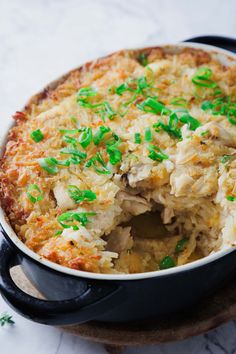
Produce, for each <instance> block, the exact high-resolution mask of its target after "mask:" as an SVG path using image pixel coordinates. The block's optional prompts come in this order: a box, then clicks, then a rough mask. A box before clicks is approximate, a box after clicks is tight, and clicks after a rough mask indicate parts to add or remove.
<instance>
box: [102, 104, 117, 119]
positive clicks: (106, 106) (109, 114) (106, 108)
mask: <svg viewBox="0 0 236 354" xmlns="http://www.w3.org/2000/svg"><path fill="white" fill-rule="evenodd" d="M103 105H104V113H105V114H106V115H107V117H108V119H110V120H113V119H114V117H115V116H116V112H115V111H114V110H113V109H112V107H111V105H110V103H109V102H107V101H105V102H103Z"/></svg>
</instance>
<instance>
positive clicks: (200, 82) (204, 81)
mask: <svg viewBox="0 0 236 354" xmlns="http://www.w3.org/2000/svg"><path fill="white" fill-rule="evenodd" d="M211 76H212V70H211V69H210V68H203V67H202V68H200V69H199V70H198V71H197V72H196V74H195V75H194V76H193V78H192V82H193V83H194V84H195V85H197V86H203V87H208V88H215V87H217V84H216V82H215V81H213V80H212V79H211Z"/></svg>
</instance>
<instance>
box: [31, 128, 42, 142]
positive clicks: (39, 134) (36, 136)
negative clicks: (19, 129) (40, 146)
mask: <svg viewBox="0 0 236 354" xmlns="http://www.w3.org/2000/svg"><path fill="white" fill-rule="evenodd" d="M30 137H31V139H33V140H34V141H35V142H36V143H39V142H40V141H41V140H43V138H44V135H43V133H42V132H41V130H40V129H37V130H34V131H33V132H32V133H31V134H30Z"/></svg>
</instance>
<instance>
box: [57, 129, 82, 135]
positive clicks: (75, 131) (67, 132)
mask: <svg viewBox="0 0 236 354" xmlns="http://www.w3.org/2000/svg"><path fill="white" fill-rule="evenodd" d="M81 131H82V129H59V132H60V133H61V134H76V133H80V132H81Z"/></svg>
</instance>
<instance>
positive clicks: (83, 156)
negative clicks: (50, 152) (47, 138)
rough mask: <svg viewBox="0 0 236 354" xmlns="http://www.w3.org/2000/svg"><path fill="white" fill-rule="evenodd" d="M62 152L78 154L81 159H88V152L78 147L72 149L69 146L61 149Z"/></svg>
mask: <svg viewBox="0 0 236 354" xmlns="http://www.w3.org/2000/svg"><path fill="white" fill-rule="evenodd" d="M60 153H61V154H71V155H75V156H78V157H79V158H81V159H86V157H87V154H86V152H83V151H80V150H78V149H71V148H68V147H66V148H63V149H61V150H60Z"/></svg>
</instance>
